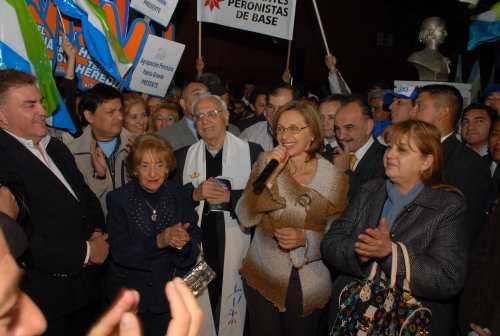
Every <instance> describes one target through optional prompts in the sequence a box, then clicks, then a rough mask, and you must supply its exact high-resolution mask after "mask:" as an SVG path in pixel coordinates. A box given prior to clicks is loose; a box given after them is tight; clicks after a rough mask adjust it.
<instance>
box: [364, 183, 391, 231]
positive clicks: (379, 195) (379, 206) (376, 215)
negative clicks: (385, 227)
mask: <svg viewBox="0 0 500 336" xmlns="http://www.w3.org/2000/svg"><path fill="white" fill-rule="evenodd" d="M384 181H385V180H384ZM372 195H373V196H372V197H371V202H370V211H369V213H371V214H373V215H372V216H369V218H371V222H370V223H368V225H369V227H371V228H376V227H378V225H379V219H380V216H381V215H382V210H383V209H384V204H385V200H386V199H387V190H386V187H385V182H384V183H382V184H381V185H380V187H379V188H378V189H376V190H373V191H372Z"/></svg>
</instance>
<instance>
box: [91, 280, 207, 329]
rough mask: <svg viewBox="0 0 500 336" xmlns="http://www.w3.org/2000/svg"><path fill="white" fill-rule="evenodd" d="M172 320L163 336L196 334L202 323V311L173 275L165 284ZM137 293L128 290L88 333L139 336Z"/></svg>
mask: <svg viewBox="0 0 500 336" xmlns="http://www.w3.org/2000/svg"><path fill="white" fill-rule="evenodd" d="M165 295H166V296H167V299H168V302H169V305H170V312H171V314H172V319H171V320H170V323H169V325H168V329H167V333H166V336H197V335H198V334H199V333H200V330H201V326H202V323H203V312H202V310H201V308H200V306H199V304H198V302H197V301H196V298H195V297H194V295H193V294H192V293H191V291H190V290H189V288H187V286H186V284H185V283H184V281H182V280H181V279H179V278H176V279H174V280H172V281H170V282H168V283H167V285H166V286H165ZM139 299H140V298H139V293H137V292H136V291H134V290H131V289H127V290H124V291H123V292H122V294H121V295H120V297H119V298H118V299H117V300H116V301H115V303H114V304H113V305H112V306H111V308H110V309H109V310H108V311H107V312H106V313H105V314H104V315H103V316H102V317H101V318H100V319H99V321H98V322H97V323H96V324H95V325H94V326H93V327H92V329H91V330H90V332H89V333H88V334H87V335H88V336H141V335H142V330H141V324H140V322H139V319H138V317H137V315H136V313H135V312H136V311H137V306H138V304H139Z"/></svg>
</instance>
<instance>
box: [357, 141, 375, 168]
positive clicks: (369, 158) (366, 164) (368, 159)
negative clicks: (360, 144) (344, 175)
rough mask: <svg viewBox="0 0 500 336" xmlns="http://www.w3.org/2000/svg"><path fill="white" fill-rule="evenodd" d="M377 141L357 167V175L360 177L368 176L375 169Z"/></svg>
mask: <svg viewBox="0 0 500 336" xmlns="http://www.w3.org/2000/svg"><path fill="white" fill-rule="evenodd" d="M376 147H377V140H374V141H373V143H372V145H371V146H370V148H368V150H367V151H366V153H365V155H363V157H362V158H361V160H360V161H359V163H358V166H357V167H356V170H355V171H354V174H355V175H358V176H361V177H363V176H367V175H369V173H370V170H372V169H373V167H372V163H373V161H374V160H375V158H374V156H375V154H376V151H377V148H376Z"/></svg>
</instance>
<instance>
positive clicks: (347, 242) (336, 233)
mask: <svg viewBox="0 0 500 336" xmlns="http://www.w3.org/2000/svg"><path fill="white" fill-rule="evenodd" d="M366 203H367V202H366V197H365V193H363V192H360V193H358V194H357V195H356V196H355V197H354V200H353V201H352V203H350V204H349V206H348V207H347V208H346V209H345V210H344V212H343V213H342V215H341V216H340V217H338V218H337V219H336V220H334V221H333V223H332V224H331V226H330V229H329V230H328V232H327V233H326V234H325V236H324V238H323V241H322V242H321V255H322V257H323V260H324V261H325V262H326V263H327V264H328V265H330V266H332V267H333V268H334V269H336V270H338V271H339V272H341V273H345V274H349V275H351V276H355V277H358V278H360V277H363V276H364V272H365V271H366V267H364V266H362V265H361V264H360V262H359V259H358V257H357V255H356V252H355V251H354V244H355V243H356V241H357V239H356V234H355V231H356V227H357V226H358V218H357V217H358V214H359V213H360V212H361V209H362V208H364V207H366V206H367V204H366Z"/></svg>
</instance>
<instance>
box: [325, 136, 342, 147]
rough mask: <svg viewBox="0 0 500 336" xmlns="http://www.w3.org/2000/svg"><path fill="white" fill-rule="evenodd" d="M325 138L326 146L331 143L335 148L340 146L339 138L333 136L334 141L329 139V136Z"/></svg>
mask: <svg viewBox="0 0 500 336" xmlns="http://www.w3.org/2000/svg"><path fill="white" fill-rule="evenodd" d="M323 140H324V143H325V146H326V145H330V146H332V147H333V148H335V147H338V146H339V144H338V142H337V140H336V139H335V138H333V140H332V141H329V140H328V139H327V138H323Z"/></svg>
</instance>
